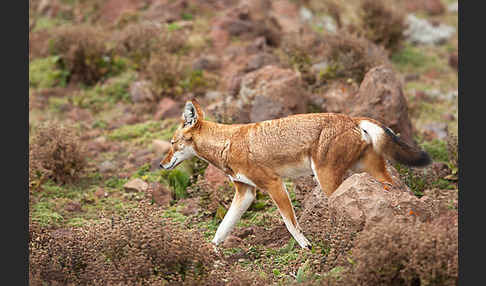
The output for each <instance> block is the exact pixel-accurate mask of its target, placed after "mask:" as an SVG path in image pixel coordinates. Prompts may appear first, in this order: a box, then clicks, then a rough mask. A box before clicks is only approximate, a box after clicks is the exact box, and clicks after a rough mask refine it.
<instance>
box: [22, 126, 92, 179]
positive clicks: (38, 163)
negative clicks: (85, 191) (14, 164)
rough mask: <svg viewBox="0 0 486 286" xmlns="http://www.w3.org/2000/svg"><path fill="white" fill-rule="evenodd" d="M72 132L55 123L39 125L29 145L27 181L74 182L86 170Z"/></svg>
mask: <svg viewBox="0 0 486 286" xmlns="http://www.w3.org/2000/svg"><path fill="white" fill-rule="evenodd" d="M80 142H81V140H80V137H79V136H78V135H77V134H76V132H75V131H74V129H72V128H69V127H67V126H63V125H60V124H58V123H52V122H49V123H46V124H44V125H40V126H38V128H37V130H36V133H35V135H34V136H33V138H32V142H30V144H29V182H30V183H31V184H38V183H41V182H43V181H45V180H47V179H52V180H53V181H55V182H57V183H61V184H64V183H68V182H73V181H74V180H76V179H77V178H78V177H79V176H80V175H81V173H82V171H83V170H84V168H85V167H86V158H85V150H84V147H83V145H82V144H81V143H80Z"/></svg>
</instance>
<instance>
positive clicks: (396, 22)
mask: <svg viewBox="0 0 486 286" xmlns="http://www.w3.org/2000/svg"><path fill="white" fill-rule="evenodd" d="M394 5H396V3H392V2H390V1H388V0H362V2H361V5H360V12H361V13H360V17H361V19H360V20H361V25H360V27H361V29H362V30H363V35H364V36H365V37H366V38H367V39H368V40H370V41H372V42H373V43H375V44H377V45H381V46H383V47H384V48H386V49H387V50H389V51H391V52H393V51H396V50H398V49H399V48H400V47H401V45H402V43H403V41H404V39H405V37H404V35H403V31H404V30H405V29H406V23H405V14H404V13H403V12H402V11H401V10H399V9H396V8H395V7H394Z"/></svg>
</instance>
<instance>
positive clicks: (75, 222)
mask: <svg viewBox="0 0 486 286" xmlns="http://www.w3.org/2000/svg"><path fill="white" fill-rule="evenodd" d="M87 223H88V221H87V220H85V219H84V218H81V217H73V218H71V219H69V220H68V221H67V223H66V225H67V226H74V227H80V226H83V225H85V224H87Z"/></svg>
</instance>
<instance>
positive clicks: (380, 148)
mask: <svg viewBox="0 0 486 286" xmlns="http://www.w3.org/2000/svg"><path fill="white" fill-rule="evenodd" d="M357 120H358V125H359V127H360V128H361V130H362V136H363V138H364V140H367V141H368V142H370V144H371V145H372V146H373V149H374V150H375V152H377V153H378V154H381V155H384V156H385V157H386V158H387V159H391V160H394V161H396V162H398V163H401V164H404V165H407V166H412V167H424V166H427V165H428V164H430V163H431V159H430V156H429V154H427V152H425V151H423V150H421V149H420V148H418V147H416V146H412V145H410V144H408V143H406V142H404V141H403V140H401V139H400V137H399V136H397V135H395V133H393V131H392V130H391V129H390V128H388V127H386V126H383V125H382V124H380V123H379V122H378V121H376V120H373V119H370V118H360V119H357Z"/></svg>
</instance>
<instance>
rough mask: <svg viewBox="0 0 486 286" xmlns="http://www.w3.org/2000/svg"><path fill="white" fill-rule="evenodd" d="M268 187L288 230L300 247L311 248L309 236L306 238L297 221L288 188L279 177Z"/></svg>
mask: <svg viewBox="0 0 486 286" xmlns="http://www.w3.org/2000/svg"><path fill="white" fill-rule="evenodd" d="M266 188H267V191H268V193H269V195H270V197H271V198H272V200H273V201H274V202H275V204H276V205H277V207H278V211H279V212H280V215H281V216H282V219H283V221H284V223H285V226H286V227H287V230H288V231H289V232H290V234H291V235H292V236H293V237H294V239H295V240H296V241H297V243H298V244H299V245H300V247H302V248H308V249H311V244H310V242H309V241H308V240H307V238H305V236H304V234H303V233H302V230H301V228H300V226H299V223H298V222H297V218H296V217H295V212H294V208H293V207H292V202H291V201H290V197H289V194H288V192H287V188H286V187H285V185H284V184H283V182H282V180H281V179H279V180H276V181H273V182H272V183H270V184H268V185H267V186H266Z"/></svg>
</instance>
